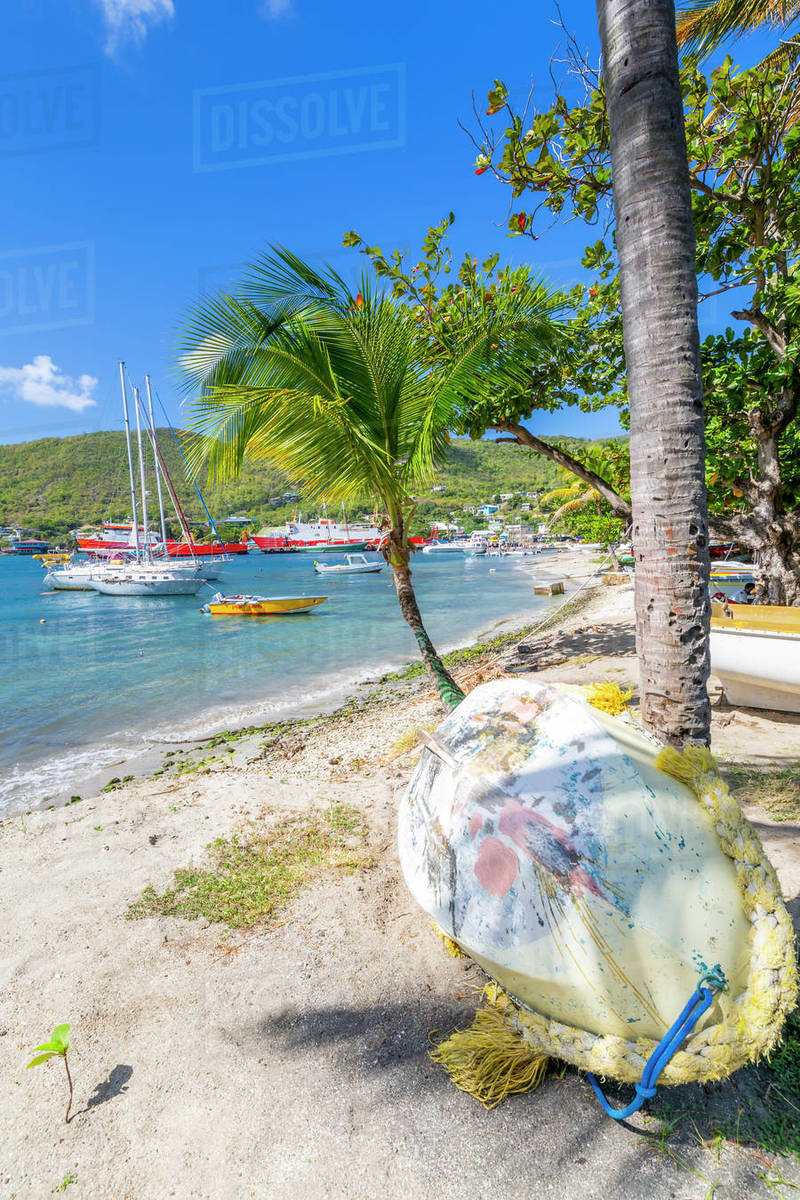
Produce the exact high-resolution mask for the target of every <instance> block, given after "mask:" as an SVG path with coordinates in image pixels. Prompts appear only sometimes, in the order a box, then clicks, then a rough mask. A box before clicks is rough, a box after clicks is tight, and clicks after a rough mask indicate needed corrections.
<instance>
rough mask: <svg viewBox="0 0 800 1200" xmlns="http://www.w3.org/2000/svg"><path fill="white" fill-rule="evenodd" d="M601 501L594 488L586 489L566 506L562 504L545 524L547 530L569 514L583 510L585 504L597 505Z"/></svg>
mask: <svg viewBox="0 0 800 1200" xmlns="http://www.w3.org/2000/svg"><path fill="white" fill-rule="evenodd" d="M551 495H552V493H551ZM602 499H603V497H602V496H601V495H600V493H599V492H596V491H595V489H594V488H588V489H587V490H586V491H585V492H583V493H582V494H581V495H580V496H575V497H573V499H572V500H568V501H567V503H566V504H562V505H561V507H560V508H557V509H556V511H555V512H554V513H552V514H551V516H550V520H549V521H548V522H547V525H548V528H549V529H552V528H553V526H554V525H555V523H556V521H559V520H560V519H561V517H566V516H567V515H568V514H569V513H573V512H578V511H579V509H581V508H585V507H586V505H587V504H591V503H594V504H597V503H599V502H600V501H601V500H602Z"/></svg>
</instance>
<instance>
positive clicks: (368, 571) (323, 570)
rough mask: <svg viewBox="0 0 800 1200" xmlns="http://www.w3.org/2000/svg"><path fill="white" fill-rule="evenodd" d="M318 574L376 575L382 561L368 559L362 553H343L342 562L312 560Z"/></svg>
mask: <svg viewBox="0 0 800 1200" xmlns="http://www.w3.org/2000/svg"><path fill="white" fill-rule="evenodd" d="M314 570H315V571H316V572H317V574H318V575H377V574H378V572H379V571H382V570H383V563H380V562H376V561H375V560H374V559H373V560H372V561H370V560H369V559H368V558H367V557H366V556H365V555H363V554H345V556H344V562H343V563H321V562H317V561H316V560H315V561H314Z"/></svg>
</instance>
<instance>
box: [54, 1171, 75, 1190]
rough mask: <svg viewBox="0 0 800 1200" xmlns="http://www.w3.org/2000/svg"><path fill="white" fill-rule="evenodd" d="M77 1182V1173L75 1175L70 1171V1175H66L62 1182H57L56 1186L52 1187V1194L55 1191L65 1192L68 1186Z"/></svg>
mask: <svg viewBox="0 0 800 1200" xmlns="http://www.w3.org/2000/svg"><path fill="white" fill-rule="evenodd" d="M77 1182H78V1176H77V1175H74V1174H72V1173H70V1174H69V1175H65V1176H64V1178H63V1179H62V1180H61V1183H57V1184H56V1186H55V1187H54V1188H51V1189H50V1193H51V1195H52V1194H54V1193H55V1192H65V1191H66V1190H67V1188H68V1187H69V1186H70V1184H73V1183H77Z"/></svg>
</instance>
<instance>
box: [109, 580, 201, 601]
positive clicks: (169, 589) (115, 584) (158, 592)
mask: <svg viewBox="0 0 800 1200" xmlns="http://www.w3.org/2000/svg"><path fill="white" fill-rule="evenodd" d="M205 582H206V581H205V580H204V579H196V578H195V577H193V576H191V575H189V576H183V577H181V576H178V575H175V576H172V577H169V578H159V577H158V576H155V575H154V576H151V577H150V578H145V577H140V578H136V577H130V576H129V577H127V578H126V577H124V576H123V577H119V578H116V579H94V580H92V587H93V588H94V590H95V591H96V592H102V594H103V595H104V596H195V595H197V593H198V592H199V591H200V589H201V587H204V586H205Z"/></svg>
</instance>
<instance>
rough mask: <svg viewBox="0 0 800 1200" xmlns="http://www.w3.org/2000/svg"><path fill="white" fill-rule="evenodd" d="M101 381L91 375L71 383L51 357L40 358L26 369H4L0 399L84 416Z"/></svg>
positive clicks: (1, 371) (2, 370) (39, 355)
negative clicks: (20, 401) (18, 401)
mask: <svg viewBox="0 0 800 1200" xmlns="http://www.w3.org/2000/svg"><path fill="white" fill-rule="evenodd" d="M96 387H97V380H96V379H95V378H93V376H91V375H79V376H78V378H77V379H71V378H70V377H69V375H64V374H62V372H61V371H60V370H59V368H58V367H57V366H56V364H55V363H54V362H53V360H52V358H51V357H50V355H49V354H37V355H36V357H35V358H34V360H33V362H32V363H26V364H25V366H24V367H0V395H2V396H3V397H4V398H5V399H9V400H22V401H23V402H24V403H25V404H35V405H36V406H37V408H69V409H71V410H72V412H78V413H79V412H83V410H84V409H85V408H91V407H92V406H93V405H94V404H95V403H96V401H95V400H93V399H92V393H93V392H94V389H95V388H96Z"/></svg>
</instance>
